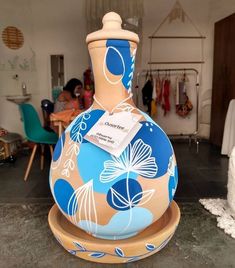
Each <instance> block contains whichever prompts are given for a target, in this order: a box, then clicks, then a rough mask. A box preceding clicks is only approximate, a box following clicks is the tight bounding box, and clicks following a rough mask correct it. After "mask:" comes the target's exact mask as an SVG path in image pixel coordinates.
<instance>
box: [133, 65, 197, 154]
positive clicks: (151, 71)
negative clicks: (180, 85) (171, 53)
mask: <svg viewBox="0 0 235 268" xmlns="http://www.w3.org/2000/svg"><path fill="white" fill-rule="evenodd" d="M186 71H187V72H190V71H191V72H194V73H195V75H196V83H195V88H196V130H195V132H193V133H190V134H183V133H182V134H176V135H172V136H188V137H189V143H190V144H191V137H192V136H194V137H196V135H197V134H198V130H199V118H198V115H199V72H198V70H197V69H195V68H166V69H162V68H159V69H145V70H142V71H141V72H138V73H137V76H136V78H137V80H136V83H137V86H138V87H139V79H140V76H142V75H146V74H147V73H150V74H152V75H153V74H154V73H156V74H157V73H160V72H165V73H167V72H186ZM196 143H197V151H198V141H196Z"/></svg>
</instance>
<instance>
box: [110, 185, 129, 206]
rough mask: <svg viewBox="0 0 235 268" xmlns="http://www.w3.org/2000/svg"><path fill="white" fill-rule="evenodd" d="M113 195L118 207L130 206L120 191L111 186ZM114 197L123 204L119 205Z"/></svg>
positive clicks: (114, 203)
mask: <svg viewBox="0 0 235 268" xmlns="http://www.w3.org/2000/svg"><path fill="white" fill-rule="evenodd" d="M111 196H112V203H113V205H114V206H115V207H117V208H127V207H130V204H129V202H128V200H127V199H126V198H125V197H123V196H122V195H121V194H120V193H118V192H117V191H116V190H115V189H113V188H112V187H111ZM114 197H115V198H116V199H117V200H118V201H119V202H120V203H121V204H123V206H120V205H117V204H116V202H115V201H114Z"/></svg>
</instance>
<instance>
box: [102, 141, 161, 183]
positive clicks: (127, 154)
mask: <svg viewBox="0 0 235 268" xmlns="http://www.w3.org/2000/svg"><path fill="white" fill-rule="evenodd" d="M151 154H152V149H151V147H150V146H149V145H148V144H145V143H144V142H143V141H142V140H141V139H138V140H137V141H135V143H134V145H133V146H132V145H131V144H129V145H128V147H127V148H126V149H125V150H124V152H123V153H122V154H121V155H120V156H119V157H115V156H113V155H112V160H107V161H105V162H104V169H103V171H102V172H101V174H100V181H101V182H103V183H106V182H111V181H113V180H115V179H116V178H118V177H119V176H121V175H123V174H125V173H126V172H134V173H137V174H140V175H141V176H143V177H146V178H153V177H154V176H155V175H156V174H157V170H158V168H157V164H156V161H155V158H154V157H151Z"/></svg>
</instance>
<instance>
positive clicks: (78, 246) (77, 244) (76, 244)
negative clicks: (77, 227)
mask: <svg viewBox="0 0 235 268" xmlns="http://www.w3.org/2000/svg"><path fill="white" fill-rule="evenodd" d="M73 243H74V245H75V246H76V247H77V248H78V249H79V250H80V251H86V249H85V248H84V247H83V246H82V245H81V244H80V243H78V242H73Z"/></svg>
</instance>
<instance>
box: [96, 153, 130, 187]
mask: <svg viewBox="0 0 235 268" xmlns="http://www.w3.org/2000/svg"><path fill="white" fill-rule="evenodd" d="M112 158H114V156H112ZM115 160H116V159H115ZM125 173H126V169H125V166H123V165H122V163H120V162H118V161H113V160H107V161H105V162H104V170H103V171H102V172H101V174H100V181H101V182H110V181H113V180H115V179H116V178H117V177H119V176H121V175H122V174H125Z"/></svg>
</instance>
